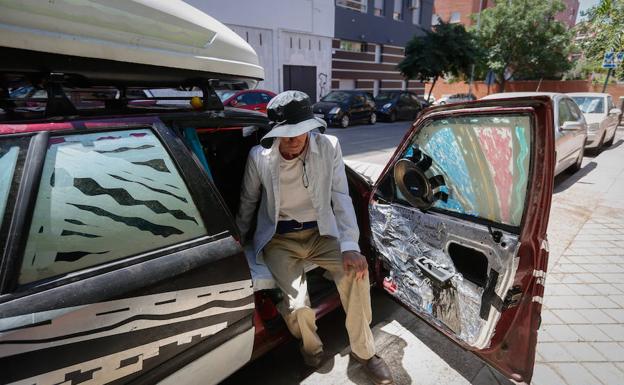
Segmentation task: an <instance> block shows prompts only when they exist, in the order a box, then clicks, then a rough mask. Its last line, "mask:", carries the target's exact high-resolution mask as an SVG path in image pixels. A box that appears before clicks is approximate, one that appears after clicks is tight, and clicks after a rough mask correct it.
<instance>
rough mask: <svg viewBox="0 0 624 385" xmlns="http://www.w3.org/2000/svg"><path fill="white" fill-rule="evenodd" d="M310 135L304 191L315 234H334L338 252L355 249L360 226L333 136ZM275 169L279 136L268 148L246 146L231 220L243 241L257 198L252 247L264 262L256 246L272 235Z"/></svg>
mask: <svg viewBox="0 0 624 385" xmlns="http://www.w3.org/2000/svg"><path fill="white" fill-rule="evenodd" d="M309 135H310V137H309V141H308V145H309V149H308V154H307V157H306V172H307V175H308V180H309V186H308V188H307V192H308V194H310V200H311V201H312V205H313V206H314V209H315V210H316V212H317V214H318V216H317V217H318V229H319V233H320V234H321V235H328V236H332V237H335V238H337V239H338V240H339V242H340V251H347V250H356V251H360V248H359V246H358V238H359V230H358V227H357V220H356V218H355V211H354V209H353V202H352V201H351V197H350V196H349V187H348V184H347V176H346V173H345V166H344V162H343V160H342V151H341V150H340V144H339V143H338V138H336V137H335V136H331V135H324V134H319V133H315V132H311V133H309ZM279 170H280V153H279V140H275V141H274V142H273V146H272V147H271V148H269V149H266V148H264V147H262V146H255V147H254V148H252V149H251V151H250V152H249V157H248V158H247V165H246V167H245V174H244V176H243V185H242V188H241V196H240V206H239V209H238V215H237V216H236V224H237V225H238V228H239V229H240V231H241V235H242V240H245V239H246V237H247V233H248V231H249V229H250V227H251V222H252V220H253V217H254V213H255V211H256V207H258V200H260V207H259V209H258V217H257V218H258V219H257V222H256V230H255V233H254V236H253V252H254V255H255V256H256V261H257V262H258V263H263V261H262V253H261V251H262V249H263V248H264V246H266V244H267V243H268V242H269V241H270V240H271V238H273V236H274V235H275V229H276V226H277V221H278V216H279V211H280V207H279V206H280V185H279V180H280V176H279ZM284 193H288V192H284Z"/></svg>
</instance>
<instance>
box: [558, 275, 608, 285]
mask: <svg viewBox="0 0 624 385" xmlns="http://www.w3.org/2000/svg"><path fill="white" fill-rule="evenodd" d="M600 274H604V273H600ZM574 277H576V278H577V282H572V283H603V282H605V281H603V280H602V278H600V277H599V276H598V275H597V274H592V273H581V274H574ZM562 282H563V283H568V282H565V281H562Z"/></svg>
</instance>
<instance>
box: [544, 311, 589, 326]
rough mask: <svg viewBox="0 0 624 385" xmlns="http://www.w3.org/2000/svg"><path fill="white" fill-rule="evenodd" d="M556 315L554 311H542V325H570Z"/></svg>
mask: <svg viewBox="0 0 624 385" xmlns="http://www.w3.org/2000/svg"><path fill="white" fill-rule="evenodd" d="M555 314H556V312H553V311H552V310H542V324H543V325H553V324H563V323H568V322H567V321H565V320H561V319H559V318H558V317H557V316H556V315H555ZM584 323H587V320H585V322H584Z"/></svg>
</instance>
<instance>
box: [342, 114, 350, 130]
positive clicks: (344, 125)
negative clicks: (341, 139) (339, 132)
mask: <svg viewBox="0 0 624 385" xmlns="http://www.w3.org/2000/svg"><path fill="white" fill-rule="evenodd" d="M340 127H342V128H347V127H349V115H343V116H342V118H341V119H340Z"/></svg>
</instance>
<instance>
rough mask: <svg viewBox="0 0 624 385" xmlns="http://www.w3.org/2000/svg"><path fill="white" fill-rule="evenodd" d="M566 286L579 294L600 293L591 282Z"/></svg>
mask: <svg viewBox="0 0 624 385" xmlns="http://www.w3.org/2000/svg"><path fill="white" fill-rule="evenodd" d="M568 287H569V288H570V289H571V290H572V291H573V292H575V293H576V294H580V295H598V294H600V293H599V292H598V290H596V289H594V288H593V287H592V285H591V284H587V283H577V284H568ZM546 290H548V285H546Z"/></svg>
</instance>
